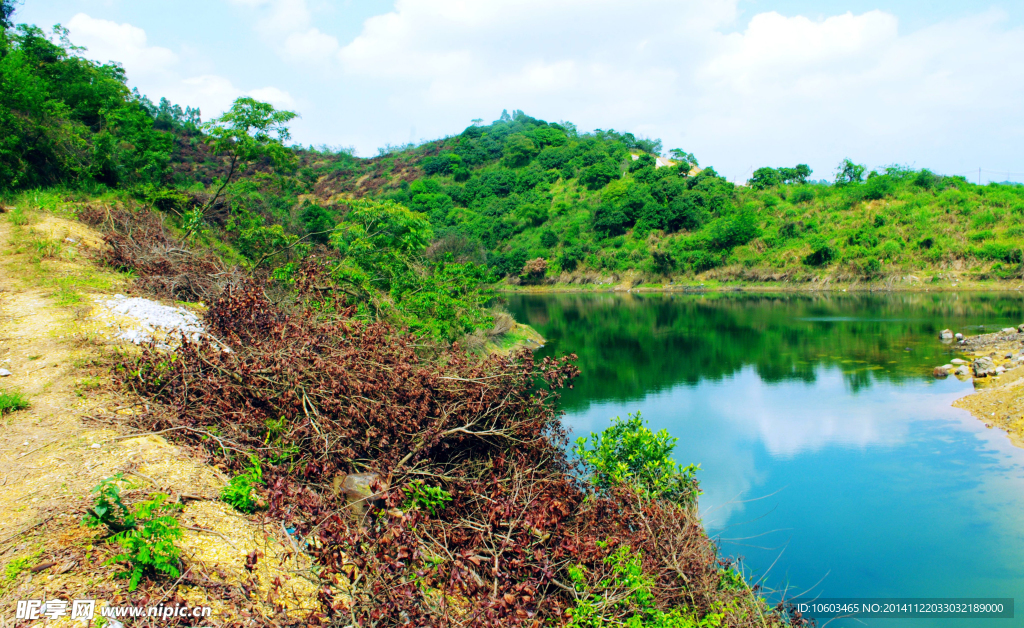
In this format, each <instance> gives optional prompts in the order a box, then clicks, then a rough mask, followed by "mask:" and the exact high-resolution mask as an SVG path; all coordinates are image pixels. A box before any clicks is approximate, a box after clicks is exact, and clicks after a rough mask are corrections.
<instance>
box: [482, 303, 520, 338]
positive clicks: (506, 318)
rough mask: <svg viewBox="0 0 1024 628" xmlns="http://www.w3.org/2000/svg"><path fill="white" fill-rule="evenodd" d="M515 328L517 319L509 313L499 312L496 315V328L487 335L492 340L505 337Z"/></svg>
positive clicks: (492, 328)
mask: <svg viewBox="0 0 1024 628" xmlns="http://www.w3.org/2000/svg"><path fill="white" fill-rule="evenodd" d="M515 328H516V319H514V318H512V315H511V314H509V313H508V312H505V311H504V310H499V311H497V312H495V313H494V326H493V327H491V328H490V329H489V330H487V335H488V336H490V337H491V338H495V337H498V336H504V335H505V334H507V333H508V332H510V331H512V330H513V329H515Z"/></svg>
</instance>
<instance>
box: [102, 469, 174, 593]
mask: <svg viewBox="0 0 1024 628" xmlns="http://www.w3.org/2000/svg"><path fill="white" fill-rule="evenodd" d="M123 481H124V478H123V476H122V474H120V473H118V474H117V475H115V476H113V477H110V478H107V479H105V480H103V481H102V482H100V484H99V485H97V486H96V487H95V488H93V490H92V492H93V493H94V494H95V495H96V497H95V499H94V503H93V505H92V507H91V508H89V509H88V511H87V513H88V514H87V515H86V517H85V519H84V523H85V524H86V525H88V526H89V527H93V528H95V527H99V526H101V525H102V526H105V527H106V528H107V529H108V530H110V531H111V532H113V533H114V534H113V536H111V537H110V538H109V539H108V540H109V541H111V542H114V543H117V544H118V545H119V546H120V548H121V551H120V553H118V554H117V555H116V556H114V557H112V558H110V559H109V560H107V561H106V563H105V564H107V565H112V564H115V563H128V569H127V570H126V571H123V572H121V573H119V574H118V576H119V577H126V576H127V577H128V578H129V579H130V580H129V584H128V590H129V591H134V590H135V589H136V588H137V587H138V586H139V581H140V580H141V579H142V576H143V575H144V574H145V573H146V572H147V571H149V572H154V571H155V572H158V573H162V574H165V575H168V576H171V577H177V576H179V575H181V572H179V571H178V567H177V565H178V557H179V556H180V554H181V550H179V549H178V548H177V547H175V545H174V540H175V539H178V538H181V535H182V532H181V527H180V526H179V525H178V521H177V519H175V518H174V517H173V516H172V514H171V513H173V512H174V511H175V510H177V508H178V506H177V505H176V504H168V503H166V502H167V495H165V494H163V493H154V494H152V495H151V496H150V498H149V499H148V500H146V501H143V502H139V503H138V504H135V506H134V507H133V508H129V507H128V506H126V505H125V504H124V502H123V501H122V499H121V489H120V486H119V485H120V483H121V482H123Z"/></svg>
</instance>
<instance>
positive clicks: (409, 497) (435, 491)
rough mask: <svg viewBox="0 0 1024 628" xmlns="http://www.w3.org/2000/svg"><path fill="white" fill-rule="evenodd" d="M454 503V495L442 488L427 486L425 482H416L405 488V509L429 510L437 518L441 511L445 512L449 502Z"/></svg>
mask: <svg viewBox="0 0 1024 628" xmlns="http://www.w3.org/2000/svg"><path fill="white" fill-rule="evenodd" d="M450 501H452V495H451V493H449V492H448V491H446V490H444V489H443V488H441V487H440V486H427V485H426V483H425V482H424V481H423V480H416V481H415V482H411V483H409V485H408V486H406V487H405V504H404V506H403V508H404V509H405V510H410V509H412V508H422V509H424V510H429V511H430V514H432V515H434V516H435V517H436V516H437V512H438V511H439V510H444V507H445V506H447V505H448V502H450Z"/></svg>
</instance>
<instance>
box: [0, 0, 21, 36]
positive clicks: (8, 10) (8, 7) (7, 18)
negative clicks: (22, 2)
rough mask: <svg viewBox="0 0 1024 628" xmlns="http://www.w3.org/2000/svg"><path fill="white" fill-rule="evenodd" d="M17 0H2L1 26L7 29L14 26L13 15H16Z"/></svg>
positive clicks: (0, 2)
mask: <svg viewBox="0 0 1024 628" xmlns="http://www.w3.org/2000/svg"><path fill="white" fill-rule="evenodd" d="M15 4H17V2H16V0H0V28H3V29H4V30H7V29H8V28H11V27H12V26H14V22H12V21H11V17H12V16H13V15H14V5H15Z"/></svg>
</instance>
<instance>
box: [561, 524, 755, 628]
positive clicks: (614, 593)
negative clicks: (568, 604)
mask: <svg viewBox="0 0 1024 628" xmlns="http://www.w3.org/2000/svg"><path fill="white" fill-rule="evenodd" d="M607 546H608V543H607V542H600V541H599V542H598V547H601V548H605V547H607ZM603 562H604V564H605V565H606V566H607V567H608V568H609V570H610V571H611V577H608V578H604V579H602V580H601V581H599V582H598V583H597V585H596V586H595V587H593V588H592V589H589V587H588V579H587V576H586V571H585V570H584V568H583V567H581V566H571V567H569V569H568V572H569V578H570V580H571V581H572V585H573V587H574V588H575V589H576V590H577V591H580V590H582V591H584V592H585V594H584V595H582V596H579V598H578V599H577V602H576V606H575V607H573V608H571V609H569V610H568V615H569V621H568V623H567V624H566V626H567V628H610V627H612V626H623V627H624V628H719V627H720V626H722V621H723V620H724V619H725V613H721V612H710V613H707V614H706V615H704V616H703V617H700V616H699V615H698V614H697V613H696V612H694V611H691V610H690V609H687V608H676V609H672V610H671V611H669V612H665V611H663V610H661V609H658V608H656V607H655V605H654V601H655V597H654V588H655V586H656V582H655V581H654V579H653V578H652V577H651V576H649V575H648V574H646V573H644V571H643V568H642V566H643V556H642V554H640V552H635V551H633V549H632V548H631V547H629V546H628V545H620V546H619V547H617V548H616V549H615V551H613V552H611V553H610V554H609V555H608V556H606V557H605V558H604V561H603ZM727 571H728V572H729V573H730V574H731V575H732V576H734V577H735V576H736V575H737V574H735V572H733V571H732V570H731V569H730V570H727ZM722 581H723V583H725V582H727V581H726V577H725V576H723V579H722ZM728 583H730V584H731V583H732V580H731V579H730V580H728ZM740 584H741V585H742V586H745V585H746V583H745V582H743V580H742V577H740ZM588 589H589V590H588ZM623 620H624V621H623Z"/></svg>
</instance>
